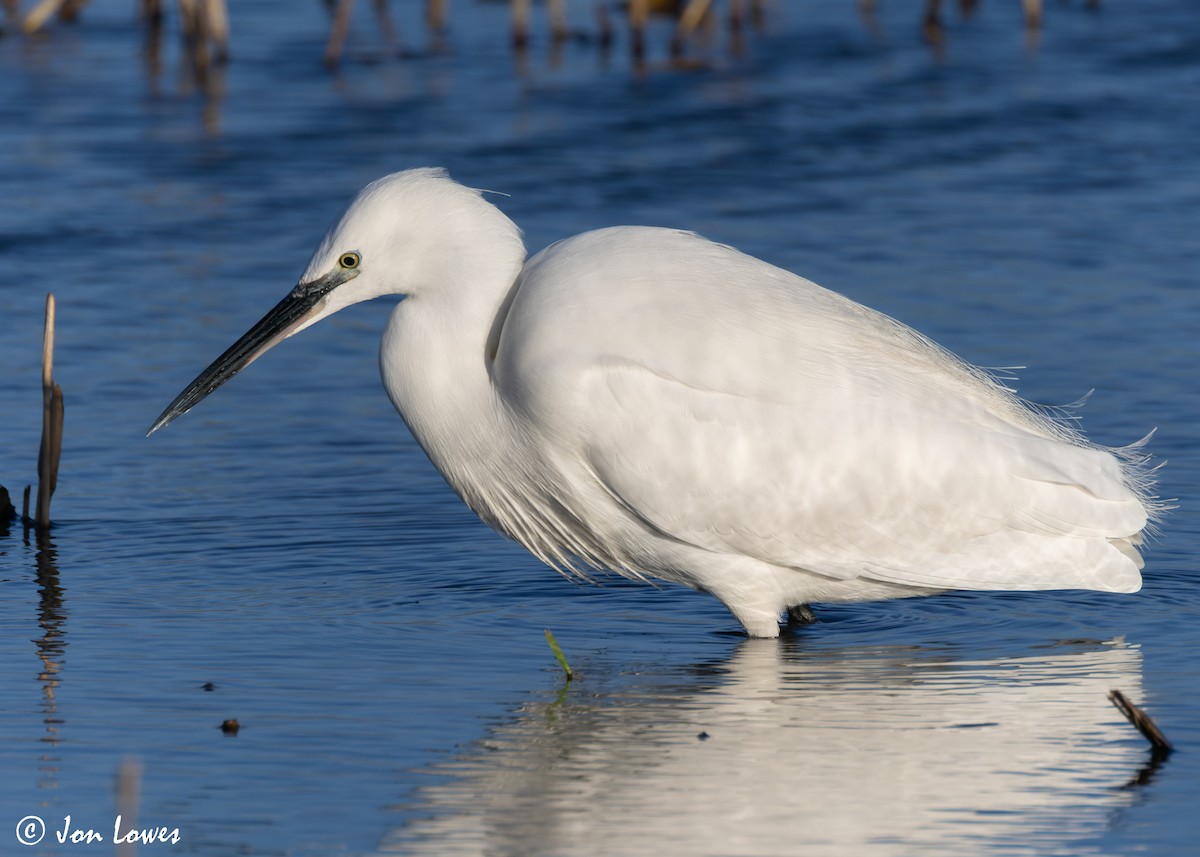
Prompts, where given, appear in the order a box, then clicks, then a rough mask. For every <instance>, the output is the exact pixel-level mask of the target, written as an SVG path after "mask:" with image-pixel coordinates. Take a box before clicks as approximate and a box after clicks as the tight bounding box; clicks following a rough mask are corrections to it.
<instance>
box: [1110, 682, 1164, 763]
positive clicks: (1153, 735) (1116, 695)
mask: <svg viewBox="0 0 1200 857" xmlns="http://www.w3.org/2000/svg"><path fill="white" fill-rule="evenodd" d="M1108 698H1109V699H1110V700H1112V704H1113V705H1115V706H1116V707H1117V710H1118V711H1120V712H1121V713H1122V714H1124V715H1125V719H1126V720H1128V721H1129V722H1130V723H1132V724H1133V726H1134V728H1135V729H1137V731H1139V732H1141V733H1142V735H1143V736H1144V737H1145V739H1146V740H1147V741H1149V742H1150V746H1151V747H1152V748H1153V749H1154V752H1155V753H1156V754H1161V755H1162V756H1163V758H1165V757H1166V756H1168V755H1169V754H1170V753H1171V751H1172V750H1174V749H1175V748H1174V747H1172V746H1171V742H1170V741H1168V740H1167V736H1166V735H1163V733H1162V730H1160V729H1159V728H1158V726H1156V725H1155V723H1154V721H1153V720H1151V719H1150V715H1149V714H1147V713H1146V712H1144V711H1142V709H1140V708H1138V707H1137V706H1136V705H1134V704H1133V703H1132V702H1130V701H1129V697H1127V696H1126V695H1125V694H1123V693H1121V691H1119V690H1110V691H1109V692H1108Z"/></svg>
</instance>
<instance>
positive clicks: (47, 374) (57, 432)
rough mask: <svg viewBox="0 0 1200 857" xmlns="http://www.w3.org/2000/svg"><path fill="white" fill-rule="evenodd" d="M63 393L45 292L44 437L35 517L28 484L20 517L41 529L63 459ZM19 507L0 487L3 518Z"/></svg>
mask: <svg viewBox="0 0 1200 857" xmlns="http://www.w3.org/2000/svg"><path fill="white" fill-rule="evenodd" d="M62 435H63V393H62V387H60V386H58V384H55V383H54V295H53V294H50V295H46V326H45V329H44V330H43V333H42V440H41V445H40V447H39V449H38V491H37V507H36V510H35V512H34V517H33V518H32V519H31V518H30V517H29V486H28V485H26V486H25V493H24V498H23V502H22V504H21V520H22V522H23V523H24V524H25V526H26V527H29V526H35V527H37V528H38V529H39V530H45V529H48V528H49V526H50V498H51V497H52V496H53V495H54V489H55V488H56V487H57V486H58V463H59V461H60V460H61V459H62ZM15 512H16V510H15V509H13V507H12V503H11V501H10V499H9V496H8V491H7V490H5V488H4V487H3V486H0V521H7V520H11V519H12V518H13V517H15V516H16V515H15Z"/></svg>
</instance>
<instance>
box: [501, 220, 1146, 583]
mask: <svg viewBox="0 0 1200 857" xmlns="http://www.w3.org/2000/svg"><path fill="white" fill-rule="evenodd" d="M495 372H496V381H497V384H498V385H499V386H500V388H501V389H502V390H503V391H504V393H505V396H506V400H507V401H508V402H509V403H510V404H511V405H512V406H513V407H514V408H515V409H516V410H517V411H519V412H523V413H524V414H526V415H527V416H528V417H529V418H530V419H529V420H528V424H529V426H530V430H531V431H537V432H540V433H542V434H543V443H542V444H541V445H540V446H541V448H544V449H549V450H557V457H558V462H557V464H558V466H559V467H560V469H562V470H564V471H568V470H571V469H572V468H578V467H582V468H584V469H585V470H586V472H585V473H582V474H573V476H572V478H570V479H567V480H566V484H577V483H578V482H589V481H590V483H591V484H593V485H596V486H598V488H599V490H602V491H604V492H606V493H607V494H608V495H609V496H610V497H611V498H613V499H615V500H616V501H617V502H618V503H619V504H620V506H621V507H622V508H623V509H624V510H625V511H626V513H627V514H629V515H631V516H633V517H634V518H636V519H637V520H638V521H640V522H642V523H643V524H644V525H645V526H646V527H649V528H651V529H652V530H654V531H657V532H658V533H660V534H663V535H665V536H668V537H670V538H672V539H675V540H678V541H681V542H685V543H687V544H690V545H694V546H696V547H699V548H702V549H705V550H709V551H713V552H717V553H728V554H731V555H745V556H751V557H755V558H757V559H760V560H762V561H764V562H768V563H772V564H775V565H779V566H785V567H795V568H800V569H805V570H808V571H811V572H816V573H818V574H822V575H826V576H829V577H833V578H840V579H850V578H855V577H860V576H861V577H866V578H870V579H875V580H881V581H888V582H894V583H902V584H908V585H913V586H922V587H934V588H951V587H953V588H1009V589H1012V588H1030V589H1034V588H1064V587H1085V588H1099V589H1115V590H1131V589H1136V588H1137V586H1138V585H1140V576H1139V575H1138V573H1137V564H1136V562H1135V561H1134V560H1135V558H1136V557H1137V554H1136V551H1134V550H1133V549H1132V548H1131V546H1130V545H1131V543H1136V540H1137V534H1138V533H1139V532H1140V531H1141V529H1142V528H1143V527H1144V526H1145V524H1146V511H1145V506H1144V504H1143V503H1142V501H1141V498H1140V497H1139V496H1138V495H1137V493H1136V491H1134V490H1133V489H1132V488H1131V487H1130V481H1131V480H1130V478H1129V477H1128V476H1127V475H1126V474H1125V473H1124V471H1123V468H1122V464H1121V463H1120V462H1119V461H1118V460H1117V459H1116V458H1115V457H1114V456H1113V455H1112V453H1111V452H1109V451H1107V450H1103V449H1099V448H1095V447H1092V446H1090V445H1088V444H1087V443H1086V442H1085V441H1083V440H1082V438H1081V437H1079V436H1078V435H1076V434H1075V433H1073V432H1072V431H1070V430H1069V429H1067V428H1066V427H1064V426H1061V425H1059V424H1056V423H1053V422H1051V421H1050V420H1047V419H1046V418H1044V417H1042V416H1040V415H1038V414H1036V413H1034V412H1033V411H1032V410H1031V409H1030V408H1029V407H1027V406H1026V405H1025V404H1024V403H1022V402H1020V400H1018V399H1017V398H1016V397H1015V396H1013V395H1012V394H1011V393H1010V392H1009V391H1007V390H1005V389H1004V388H1003V387H1001V386H1000V385H999V384H997V383H996V382H994V381H993V380H991V379H990V378H989V377H987V376H986V375H985V374H984V373H982V372H980V371H979V370H976V369H974V368H972V367H970V366H968V365H966V364H965V363H963V362H962V361H960V360H958V359H957V358H955V357H954V356H953V355H951V354H949V353H948V352H946V351H944V350H943V349H941V348H939V347H938V346H936V345H935V344H933V343H932V342H930V341H929V340H927V339H925V338H924V337H922V336H920V335H919V334H917V333H915V332H914V331H912V330H910V329H909V328H907V327H904V326H903V325H901V324H899V323H898V322H895V321H894V320H892V319H890V318H888V317H886V316H883V315H881V314H879V313H876V312H873V311H872V310H869V309H867V308H865V307H863V306H861V305H859V304H856V303H854V302H853V301H850V300H848V299H846V298H844V297H842V296H840V295H837V294H835V293H833V292H829V291H828V290H825V289H822V288H821V287H819V286H817V285H815V284H813V283H810V282H808V281H807V280H804V279H802V278H800V277H796V276H795V275H792V274H790V273H788V272H786V271H783V270H781V269H779V268H775V267H773V266H771V265H768V264H767V263H765V262H762V261H760V260H757V259H754V258H753V257H750V256H746V255H743V254H741V253H738V252H737V251H734V250H732V249H730V248H728V247H724V246H722V245H718V244H714V243H712V242H709V241H706V240H704V239H702V238H699V237H698V236H695V235H692V234H690V233H682V232H674V231H670V230H661V229H649V228H637V227H617V228H614V229H607V230H600V231H597V232H593V233H586V234H585V235H582V236H577V237H576V238H573V239H570V240H569V241H566V242H562V243H560V244H558V245H554V246H553V247H551V248H548V249H547V250H546V251H543V252H542V253H541V254H539V256H538V257H536V258H535V259H533V260H531V261H530V263H529V264H528V265H527V266H526V269H525V271H524V273H523V274H522V276H521V278H520V280H519V281H518V284H517V289H516V291H515V295H514V298H513V301H512V303H511V306H510V309H509V312H508V315H507V317H506V319H505V320H504V326H503V332H502V334H501V336H500V341H499V346H498V353H497V359H496V366H495ZM577 502H583V503H586V502H587V501H586V499H580V498H577Z"/></svg>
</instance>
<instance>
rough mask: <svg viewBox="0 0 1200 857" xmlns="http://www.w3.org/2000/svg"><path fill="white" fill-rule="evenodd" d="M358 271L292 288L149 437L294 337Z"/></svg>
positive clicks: (186, 393) (175, 403)
mask: <svg viewBox="0 0 1200 857" xmlns="http://www.w3.org/2000/svg"><path fill="white" fill-rule="evenodd" d="M357 273H358V272H357V271H353V270H345V269H341V268H339V269H337V270H335V271H333V272H332V273H329V274H326V275H325V276H324V277H321V278H320V279H317V280H313V281H312V282H311V283H301V284H300V285H298V286H296V288H294V289H292V290H291V292H289V293H288V296H287V297H286V298H284V299H283V300H281V301H280V302H279V303H277V304H276V305H275V308H274V309H272V310H271V311H270V312H269V313H267V314H266V315H265V316H263V317H262V319H261V320H260V321H259V322H258V324H256V325H254V327H252V328H250V329H249V330H248V331H246V333H245V335H244V336H243V337H242V338H241V339H239V340H238V341H237V342H235V343H234V344H233V345H231V346H230V347H229V349H228V350H226V352H225V353H224V354H222V355H221V356H220V357H218V358H217V359H216V360H214V361H213V362H212V363H210V364H209V366H208V368H207V369H205V370H204V371H203V372H201V373H200V375H199V376H198V377H197V378H196V380H195V381H193V382H192V383H190V384H188V385H187V388H186V389H185V390H184V391H183V392H182V393H180V394H179V395H178V396H176V397H175V401H173V402H171V404H170V405H168V406H167V409H166V410H165V411H163V412H162V414H161V415H160V416H159V418H158V419H157V420H155V421H154V425H152V426H150V431H148V432H146V436H147V437H149V436H150V435H152V434H154V433H155V432H156V431H158V430H159V429H160V428H162V427H163V426H165V425H166V424H167V423H169V422H171V421H172V420H174V419H175V418H176V417H178V416H180V415H182V414H186V413H187V412H188V411H190V410H191V409H192V408H194V407H195V406H196V405H198V404H199V403H200V402H201V401H202V400H203V399H204V398H205V397H206V396H208V394H209V393H211V392H212V391H213V390H215V389H217V387H220V386H221V385H222V384H224V383H225V382H226V381H228V380H229V379H230V378H232V377H233V376H234V375H236V374H237V373H238V372H240V371H242V370H243V369H245V368H246V367H247V366H249V365H250V364H251V363H253V362H254V361H255V360H256V359H258V357H259V356H261V355H262V354H264V353H265V352H266V351H268V350H270V348H271V347H272V346H274V345H276V344H277V343H279V342H281V341H282V340H284V339H287V338H288V337H289V336H291V335H292V333H294V332H295V331H296V329H297V328H298V327H300V325H302V324H303V323H304V321H305V320H306V319H307V318H308V316H309V315H310V314H311V313H312V311H313V309H314V308H316V306H317V305H318V304H319V303H320V302H321V299H322V298H324V297H325V296H326V295H327V294H329V293H330V292H331V291H333V290H334V289H335V288H337V287H338V286H340V285H341V284H342V283H344V282H346V280H349V279H351V278H352V277H354V276H355V275H356V274H357Z"/></svg>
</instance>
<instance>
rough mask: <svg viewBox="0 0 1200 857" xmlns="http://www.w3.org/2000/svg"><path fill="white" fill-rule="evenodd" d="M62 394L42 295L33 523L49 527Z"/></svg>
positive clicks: (50, 306)
mask: <svg viewBox="0 0 1200 857" xmlns="http://www.w3.org/2000/svg"><path fill="white" fill-rule="evenodd" d="M62 427H63V396H62V388H61V387H59V386H58V385H57V384H55V383H54V295H53V294H50V295H46V327H45V332H44V334H43V336H42V443H41V448H40V449H39V450H38V494H37V511H36V513H35V515H36V518H35V521H34V523H35V524H37V526H38V528H39V529H46V528H47V527H49V526H50V498H51V497H52V496H53V494H54V489H55V488H57V487H58V464H59V460H60V459H61V458H62Z"/></svg>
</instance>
